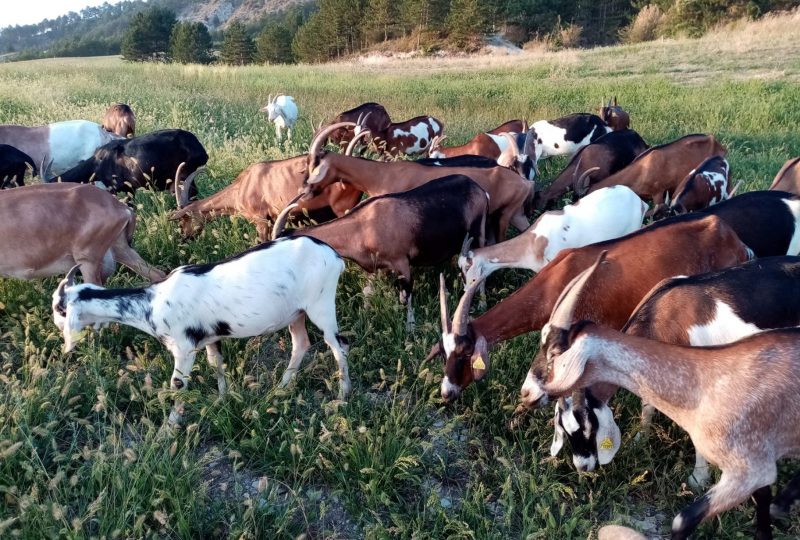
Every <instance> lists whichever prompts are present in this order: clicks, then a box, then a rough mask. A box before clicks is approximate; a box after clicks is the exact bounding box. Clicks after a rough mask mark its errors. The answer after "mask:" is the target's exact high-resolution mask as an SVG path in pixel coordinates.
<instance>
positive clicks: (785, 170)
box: [769, 157, 800, 195]
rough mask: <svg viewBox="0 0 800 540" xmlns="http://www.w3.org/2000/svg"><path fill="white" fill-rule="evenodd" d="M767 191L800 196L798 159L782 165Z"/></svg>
mask: <svg viewBox="0 0 800 540" xmlns="http://www.w3.org/2000/svg"><path fill="white" fill-rule="evenodd" d="M769 189H770V190H774V191H788V192H789V193H794V194H795V195H800V157H796V158H794V159H790V160H789V161H787V162H786V163H784V164H783V167H781V170H780V171H778V174H776V175H775V180H773V181H772V185H771V186H770V187H769Z"/></svg>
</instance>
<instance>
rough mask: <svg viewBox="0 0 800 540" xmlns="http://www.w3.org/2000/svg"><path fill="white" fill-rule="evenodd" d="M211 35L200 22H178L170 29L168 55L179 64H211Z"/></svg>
mask: <svg viewBox="0 0 800 540" xmlns="http://www.w3.org/2000/svg"><path fill="white" fill-rule="evenodd" d="M211 46H212V43H211V34H209V33H208V28H206V25H204V24H203V23H201V22H198V23H190V22H180V23H178V24H176V25H175V27H174V28H173V29H172V36H171V37H170V44H169V54H170V57H171V58H172V60H173V61H175V62H178V63H181V64H208V63H209V62H211Z"/></svg>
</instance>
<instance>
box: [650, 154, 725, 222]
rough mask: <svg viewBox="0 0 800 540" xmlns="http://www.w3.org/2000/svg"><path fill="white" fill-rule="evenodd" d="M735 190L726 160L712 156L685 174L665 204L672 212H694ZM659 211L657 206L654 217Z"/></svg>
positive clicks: (713, 203)
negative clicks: (732, 186)
mask: <svg viewBox="0 0 800 540" xmlns="http://www.w3.org/2000/svg"><path fill="white" fill-rule="evenodd" d="M737 187H738V186H737ZM735 191H736V188H734V189H731V184H730V166H729V165H728V161H727V160H726V159H725V158H724V157H722V156H712V157H710V158H708V159H707V160H705V161H704V162H703V163H701V164H700V165H699V166H698V167H697V168H696V169H692V171H691V172H690V173H689V174H688V175H686V178H684V179H683V181H682V182H681V183H680V184H678V187H676V188H675V197H674V198H673V199H672V200H671V201H670V200H667V202H666V203H665V206H666V207H667V208H668V209H669V211H670V212H671V213H674V214H685V213H686V212H695V211H697V210H703V209H704V208H708V207H709V206H713V205H715V204H717V203H720V202H722V201H724V200H726V199H728V198H730V197H732V196H733V194H734V193H735ZM659 213H660V212H659V209H658V208H656V209H654V210H653V216H654V217H655V216H656V215H657V214H659Z"/></svg>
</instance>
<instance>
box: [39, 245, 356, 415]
mask: <svg viewBox="0 0 800 540" xmlns="http://www.w3.org/2000/svg"><path fill="white" fill-rule="evenodd" d="M343 270H344V261H342V259H341V258H340V257H339V256H338V255H337V254H336V252H335V251H333V250H332V249H331V248H330V246H327V245H325V244H324V243H322V242H320V241H318V240H315V239H313V238H296V239H283V240H278V241H275V242H267V243H265V244H261V245H259V246H256V247H254V248H251V249H249V250H247V251H244V252H242V253H239V254H238V255H235V256H233V257H231V258H229V259H226V260H224V261H220V262H215V263H210V264H194V265H187V266H181V267H178V268H176V269H175V270H173V271H172V272H171V273H170V274H169V276H167V278H166V279H165V280H164V281H162V282H160V283H155V284H153V285H150V286H149V287H142V288H137V289H103V288H102V287H97V286H94V285H89V284H82V285H74V284H73V277H74V274H75V269H73V270H72V271H70V273H69V275H67V277H66V278H65V279H63V280H62V281H61V283H60V284H59V285H58V288H57V289H56V291H55V292H54V293H53V319H54V321H55V323H56V325H57V326H58V328H59V330H61V331H62V333H63V335H64V351H65V352H69V351H71V350H72V349H73V348H74V347H75V345H76V342H77V340H78V339H79V338H80V332H81V330H82V329H83V328H85V327H87V326H91V325H98V324H103V323H109V322H117V323H122V324H126V325H128V326H133V327H134V328H138V329H139V330H141V331H142V332H145V333H147V334H150V335H151V336H153V337H155V338H157V339H158V340H159V341H160V342H161V343H163V344H164V346H166V347H167V349H169V352H170V353H172V356H173V357H174V359H175V367H174V370H173V372H172V377H170V387H171V388H172V389H173V390H181V389H185V388H187V386H188V384H189V375H190V374H191V372H192V366H194V359H195V355H196V353H197V351H198V350H199V349H200V348H201V347H205V348H206V355H207V359H208V362H209V364H211V365H212V366H214V367H216V371H217V387H218V390H219V393H220V395H222V394H224V393H225V389H226V384H225V372H224V370H225V368H224V366H223V358H222V353H221V352H220V347H219V341H220V339H222V338H224V337H233V338H244V337H251V336H259V335H262V334H266V333H272V332H276V331H278V330H281V329H283V328H286V327H287V326H288V327H289V332H290V333H291V335H292V356H291V360H290V361H289V366H288V367H287V368H286V371H285V372H284V374H283V378H282V379H281V386H286V385H287V384H289V382H290V381H291V379H292V377H294V375H295V374H296V373H297V370H298V369H299V368H300V363H301V362H302V360H303V356H304V355H305V353H306V351H307V350H308V348H309V346H310V342H309V339H308V333H307V331H306V316H308V318H309V319H310V320H311V322H313V323H314V324H315V325H316V326H317V327H319V329H320V330H322V332H323V338H324V340H325V343H326V344H327V345H328V347H330V349H331V351H332V352H333V356H334V357H335V358H336V362H337V364H338V366H339V399H344V398H345V397H346V396H347V394H348V393H350V376H349V373H348V369H347V359H346V353H345V348H344V342H343V340H342V339H341V338H340V337H339V326H338V323H337V322H336V286H337V284H338V282H339V276H340V275H341V273H342V271H343ZM181 409H182V406H181V404H179V403H176V404H175V407H174V408H173V410H172V412H171V413H170V422H172V423H179V422H180V420H181V414H182V410H181Z"/></svg>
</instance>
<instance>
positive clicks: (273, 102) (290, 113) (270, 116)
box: [259, 94, 297, 141]
mask: <svg viewBox="0 0 800 540" xmlns="http://www.w3.org/2000/svg"><path fill="white" fill-rule="evenodd" d="M259 112H262V113H266V114H267V120H269V121H270V122H272V123H273V124H275V136H276V137H277V138H278V140H279V141H280V140H282V139H283V134H282V133H281V130H282V129H284V128H286V130H287V138H288V139H289V140H292V128H293V127H294V124H295V123H296V122H297V105H295V103H294V98H293V97H292V96H287V95H284V94H278V95H277V96H275V97H274V98H273V97H272V94H270V96H269V99H268V100H267V104H266V105H265V106H263V107H262V108H261V109H259Z"/></svg>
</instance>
